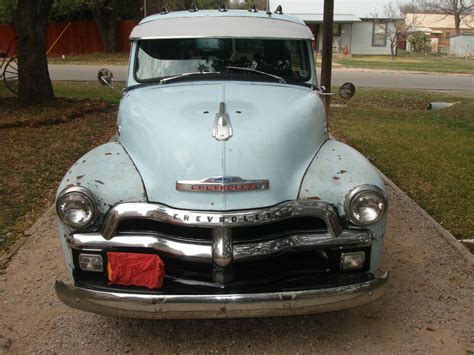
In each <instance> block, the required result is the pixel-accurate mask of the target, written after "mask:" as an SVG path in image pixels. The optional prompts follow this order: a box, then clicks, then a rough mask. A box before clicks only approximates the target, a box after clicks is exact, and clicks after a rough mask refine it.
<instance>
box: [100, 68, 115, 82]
mask: <svg viewBox="0 0 474 355" xmlns="http://www.w3.org/2000/svg"><path fill="white" fill-rule="evenodd" d="M97 80H99V84H101V85H104V86H105V85H107V86H110V87H112V85H113V84H114V75H113V74H112V72H111V71H110V70H109V69H105V68H102V69H101V70H99V72H98V73H97Z"/></svg>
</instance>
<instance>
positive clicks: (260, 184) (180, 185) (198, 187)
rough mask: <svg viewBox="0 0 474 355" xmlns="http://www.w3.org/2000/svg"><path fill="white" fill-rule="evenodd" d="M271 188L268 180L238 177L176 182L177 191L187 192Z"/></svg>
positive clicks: (240, 190) (243, 190)
mask: <svg viewBox="0 0 474 355" xmlns="http://www.w3.org/2000/svg"><path fill="white" fill-rule="evenodd" d="M269 188H270V182H269V181H268V180H246V179H242V178H240V177H237V176H214V177H208V178H205V179H202V180H182V181H176V190H178V191H187V192H245V191H258V190H268V189H269Z"/></svg>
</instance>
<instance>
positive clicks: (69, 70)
mask: <svg viewBox="0 0 474 355" xmlns="http://www.w3.org/2000/svg"><path fill="white" fill-rule="evenodd" d="M101 68H102V66H98V65H69V64H56V65H49V73H50V76H51V79H52V80H73V81H95V80H97V72H98V71H99V69H101ZM107 68H109V69H110V70H111V71H112V72H113V73H114V78H115V80H117V81H125V80H126V77H127V67H126V66H123V65H109V66H107ZM332 81H333V85H341V84H342V83H344V82H347V81H350V82H352V83H354V85H356V86H359V87H377V88H391V89H423V90H457V91H474V74H473V75H472V76H469V75H445V74H419V73H408V72H395V71H381V70H361V69H342V68H334V69H333V80H332Z"/></svg>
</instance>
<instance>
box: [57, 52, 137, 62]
mask: <svg viewBox="0 0 474 355" xmlns="http://www.w3.org/2000/svg"><path fill="white" fill-rule="evenodd" d="M48 63H49V64H83V65H95V64H109V65H127V64H128V52H118V53H90V54H83V55H76V56H70V57H69V56H68V57H65V58H64V59H63V58H62V57H50V58H48Z"/></svg>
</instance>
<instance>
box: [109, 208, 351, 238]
mask: <svg viewBox="0 0 474 355" xmlns="http://www.w3.org/2000/svg"><path fill="white" fill-rule="evenodd" d="M292 217H319V218H322V219H324V221H325V222H326V225H327V228H328V231H329V233H330V234H331V236H332V237H334V238H337V237H339V236H340V234H341V233H342V230H343V229H342V225H341V222H340V220H339V217H338V215H337V212H336V209H335V208H334V206H332V205H331V204H329V203H327V202H324V201H314V200H301V201H289V202H283V203H281V204H279V205H277V206H274V207H268V208H261V209H253V210H245V211H235V212H207V211H203V212H200V211H186V210H179V209H174V208H171V207H168V206H165V205H161V204H153V203H142V202H131V203H122V204H119V205H116V206H114V207H112V209H111V210H110V211H109V213H108V214H107V216H106V218H105V221H104V223H103V225H102V231H101V233H102V235H103V236H104V238H105V239H111V238H113V237H114V236H115V234H116V230H117V226H118V224H119V223H120V221H122V220H125V219H131V218H143V219H152V220H157V221H161V222H165V223H172V224H179V225H188V226H194V227H232V226H240V227H243V226H254V225H258V224H266V223H271V222H276V221H281V220H284V219H288V218H292Z"/></svg>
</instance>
